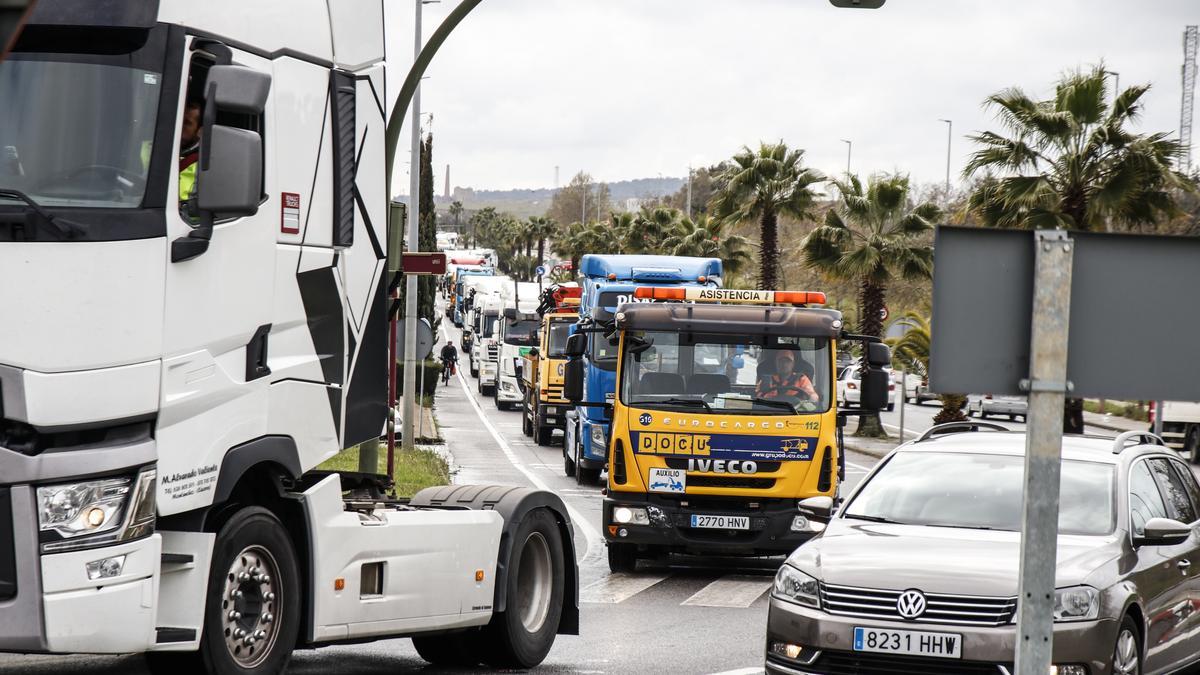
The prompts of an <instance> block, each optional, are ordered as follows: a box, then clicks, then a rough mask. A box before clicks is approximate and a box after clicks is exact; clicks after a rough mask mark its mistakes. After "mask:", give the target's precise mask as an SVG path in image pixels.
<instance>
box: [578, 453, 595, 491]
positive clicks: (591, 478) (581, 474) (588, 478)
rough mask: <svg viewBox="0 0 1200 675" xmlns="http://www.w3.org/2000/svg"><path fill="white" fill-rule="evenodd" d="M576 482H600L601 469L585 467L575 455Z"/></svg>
mask: <svg viewBox="0 0 1200 675" xmlns="http://www.w3.org/2000/svg"><path fill="white" fill-rule="evenodd" d="M575 482H576V483H578V484H579V485H595V484H596V483H599V482H600V469H585V468H583V465H582V464H580V463H579V457H578V456H576V457H575Z"/></svg>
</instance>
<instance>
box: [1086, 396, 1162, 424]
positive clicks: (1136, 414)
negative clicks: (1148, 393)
mask: <svg viewBox="0 0 1200 675" xmlns="http://www.w3.org/2000/svg"><path fill="white" fill-rule="evenodd" d="M1083 409H1084V410H1086V411H1088V412H1091V413H1098V414H1101V415H1118V416H1120V417H1127V418H1129V419H1131V420H1137V421H1139V422H1148V421H1150V413H1149V411H1148V409H1147V408H1145V407H1142V408H1141V409H1139V408H1138V406H1137V404H1136V403H1126V404H1117V403H1113V402H1112V401H1105V402H1104V410H1101V409H1100V402H1099V401H1092V400H1085V401H1084V402H1083Z"/></svg>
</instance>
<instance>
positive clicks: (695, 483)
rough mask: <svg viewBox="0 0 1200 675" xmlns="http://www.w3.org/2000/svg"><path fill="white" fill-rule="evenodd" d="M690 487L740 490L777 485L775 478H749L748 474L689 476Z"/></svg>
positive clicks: (759, 488) (767, 487)
mask: <svg viewBox="0 0 1200 675" xmlns="http://www.w3.org/2000/svg"><path fill="white" fill-rule="evenodd" d="M687 484H688V487H713V488H737V489H740V490H770V489H771V488H773V487H775V479H774V478H748V477H746V476H731V477H728V478H726V477H725V476H688V477H687Z"/></svg>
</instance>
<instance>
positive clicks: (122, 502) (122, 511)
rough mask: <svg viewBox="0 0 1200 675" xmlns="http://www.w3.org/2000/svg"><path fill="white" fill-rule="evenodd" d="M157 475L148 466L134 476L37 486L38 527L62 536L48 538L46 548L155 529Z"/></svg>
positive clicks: (95, 542)
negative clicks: (56, 539)
mask: <svg viewBox="0 0 1200 675" xmlns="http://www.w3.org/2000/svg"><path fill="white" fill-rule="evenodd" d="M155 479H156V472H155V471H154V470H153V469H148V470H145V471H142V472H141V473H139V474H138V475H137V476H136V477H135V478H129V477H121V478H104V479H100V480H89V481H79V482H75V483H63V484H61V485H47V486H43V487H39V488H38V489H37V499H38V529H39V530H41V531H42V532H47V533H53V535H51V536H54V535H57V537H58V539H59V540H58V541H53V540H52V541H47V542H46V543H44V544H43V545H42V550H43V551H46V552H51V551H64V550H70V549H77V548H86V547H91V546H100V545H104V544H110V543H114V542H118V541H125V540H128V539H136V538H139V537H142V536H144V535H146V534H149V533H151V532H153V531H154V486H155ZM93 535H94V536H93ZM80 538H86V539H80Z"/></svg>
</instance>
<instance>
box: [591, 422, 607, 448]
mask: <svg viewBox="0 0 1200 675" xmlns="http://www.w3.org/2000/svg"><path fill="white" fill-rule="evenodd" d="M591 430H592V431H591V436H592V447H593V448H595V450H596V452H598V453H600V454H604V452H605V451H606V450H607V449H608V447H607V446H608V443H607V439H606V438H604V427H602V426H599V425H592V427H591Z"/></svg>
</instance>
